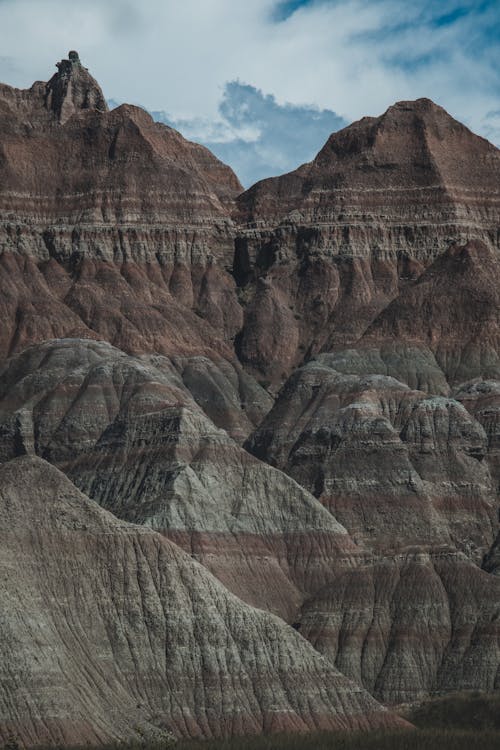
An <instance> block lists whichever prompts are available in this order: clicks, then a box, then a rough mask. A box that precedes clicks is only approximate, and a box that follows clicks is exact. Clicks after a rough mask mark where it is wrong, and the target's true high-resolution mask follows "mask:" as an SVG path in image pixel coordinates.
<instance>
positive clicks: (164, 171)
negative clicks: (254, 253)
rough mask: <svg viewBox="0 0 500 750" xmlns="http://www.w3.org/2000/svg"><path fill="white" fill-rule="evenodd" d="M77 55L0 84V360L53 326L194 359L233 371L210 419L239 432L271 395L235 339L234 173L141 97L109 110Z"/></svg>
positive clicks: (55, 331) (222, 372)
mask: <svg viewBox="0 0 500 750" xmlns="http://www.w3.org/2000/svg"><path fill="white" fill-rule="evenodd" d="M75 54H76V53H72V59H71V60H63V61H62V62H61V63H59V70H58V72H57V73H56V74H55V75H54V76H53V78H52V79H51V80H50V81H49V83H48V84H43V83H36V84H34V85H33V87H32V88H31V89H29V90H26V91H24V90H18V89H12V88H10V87H8V86H1V87H0V132H1V133H2V142H1V145H0V315H1V318H2V321H3V325H2V329H1V331H0V359H1V358H4V357H5V356H7V355H8V354H10V353H13V352H15V351H20V350H22V349H23V348H24V347H26V346H27V345H29V344H31V343H34V342H37V341H43V340H45V339H50V338H54V337H83V338H94V339H105V340H107V341H110V342H112V343H113V344H115V345H116V346H118V347H120V348H122V349H124V350H126V351H128V352H134V353H141V352H159V353H162V354H167V355H177V356H182V357H184V358H186V357H188V356H193V357H197V358H200V357H201V358H204V361H206V362H207V366H208V368H209V369H210V370H211V371H212V374H216V377H217V378H218V379H219V380H221V381H224V380H225V381H226V382H227V381H228V376H227V373H228V371H232V375H231V378H230V379H232V380H233V381H236V382H237V383H239V386H238V388H236V389H234V385H230V384H228V389H227V391H228V397H227V402H228V403H226V407H228V405H229V402H231V403H232V409H233V412H232V416H231V419H230V420H229V421H227V420H222V421H221V420H219V421H218V424H220V425H221V426H223V427H225V428H228V429H229V430H230V432H231V434H233V435H234V436H235V437H237V439H240V440H241V439H243V437H244V436H245V435H246V434H248V432H249V431H250V429H251V427H252V425H253V424H256V423H257V422H258V421H259V419H260V418H261V416H262V415H263V413H264V412H265V411H266V410H267V408H268V407H269V400H268V398H267V396H266V394H265V393H264V392H263V391H260V393H259V390H260V389H259V387H258V386H257V385H256V383H255V382H253V381H252V379H251V378H250V376H248V375H245V374H244V373H243V371H242V369H241V366H240V365H239V363H238V362H237V360H236V357H235V354H234V350H233V344H232V342H233V339H234V337H235V335H236V334H237V332H238V331H239V330H240V328H241V325H242V320H243V313H242V309H241V306H240V305H239V303H238V300H237V295H236V287H235V282H234V280H233V278H232V276H231V275H230V274H229V273H228V272H227V271H226V267H230V266H231V264H232V257H233V234H234V227H233V223H232V220H231V218H230V215H229V208H228V205H229V204H230V202H231V200H232V198H233V197H234V196H235V195H236V194H237V193H238V192H240V190H241V186H240V184H239V182H238V180H237V178H236V177H235V175H234V173H233V172H232V171H231V170H230V169H229V167H226V166H225V165H223V164H222V163H221V162H219V161H218V160H217V159H216V158H215V157H214V156H213V155H212V154H211V153H210V152H209V151H207V150H206V149H205V148H203V147H202V146H198V145H197V144H194V143H190V142H189V141H186V140H185V139H184V138H183V137H182V136H181V135H180V134H179V133H177V132H176V131H174V130H172V129H171V128H168V127H166V126H164V125H160V124H158V123H154V122H153V120H152V119H151V117H150V116H149V115H148V114H147V113H146V112H144V111H143V110H141V109H139V108H138V107H132V106H129V105H123V106H121V107H118V108H117V109H115V110H113V111H112V112H108V111H107V107H106V106H105V105H104V104H103V101H104V100H103V95H102V92H101V90H100V88H99V86H98V84H97V83H96V81H95V80H94V79H93V78H92V77H91V76H90V74H89V73H88V72H87V71H86V70H85V69H84V68H83V67H82V65H81V63H80V62H79V60H78V58H77V56H76V58H75ZM206 379H207V380H208V381H210V379H211V377H210V376H209V377H208V378H206ZM197 383H198V391H199V395H200V399H201V400H205V401H209V400H210V393H211V388H210V383H208V385H207V388H206V389H204V388H203V387H201V384H200V377H198V378H197ZM238 390H240V391H241V393H238ZM231 391H233V392H232V393H231ZM258 399H260V401H261V403H260V405H259V406H257V405H256V407H255V408H253V409H250V411H249V412H248V413H243V412H244V409H242V407H241V405H240V404H241V402H242V401H243V402H244V403H246V402H247V401H250V400H253V401H257V400H258ZM226 411H227V408H226ZM214 412H215V410H212V416H213V415H214Z"/></svg>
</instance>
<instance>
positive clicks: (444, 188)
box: [235, 99, 500, 381]
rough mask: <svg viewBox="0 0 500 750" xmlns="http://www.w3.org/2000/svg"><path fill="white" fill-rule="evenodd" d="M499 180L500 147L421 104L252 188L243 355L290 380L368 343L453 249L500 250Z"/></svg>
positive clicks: (239, 255) (334, 141)
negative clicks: (334, 352) (374, 326)
mask: <svg viewBox="0 0 500 750" xmlns="http://www.w3.org/2000/svg"><path fill="white" fill-rule="evenodd" d="M499 173H500V152H499V150H498V149H497V148H495V146H493V145H492V144H490V143H488V142H487V141H485V140H484V139H482V138H479V137H477V136H475V135H474V134H472V133H471V132H470V131H469V130H468V129H467V128H466V127H464V126H463V125H461V124H460V123H458V122H457V121H455V120H453V118H451V117H450V116H449V115H448V114H447V113H446V112H445V111H444V110H443V109H442V108H441V107H438V106H436V105H435V104H433V103H432V102H430V101H429V100H428V99H419V100H417V101H415V102H400V103H398V104H396V105H394V106H393V107H390V108H389V109H388V110H387V112H386V113H385V114H384V115H382V116H381V117H378V118H370V117H365V118H363V119H362V120H360V121H359V122H357V123H354V124H353V125H350V126H349V127H347V128H345V129H344V130H342V131H340V132H339V133H334V134H333V135H332V136H331V137H330V139H329V140H328V142H327V143H326V145H325V146H324V148H323V149H322V150H321V151H320V152H319V154H318V155H317V157H316V158H315V159H314V160H313V161H312V162H311V163H309V164H304V165H303V166H302V167H300V168H299V169H298V170H296V171H295V172H291V173H290V174H287V175H283V176H282V177H276V178H271V179H268V180H263V181H262V182H259V183H257V184H256V185H254V186H253V187H252V188H250V190H247V191H246V192H245V193H243V195H241V196H240V197H239V198H238V206H239V212H238V213H237V216H238V219H239V220H240V221H244V222H247V225H246V226H247V228H246V229H245V230H244V231H243V232H241V233H240V238H239V240H238V244H237V246H236V255H235V272H236V277H237V278H238V279H239V281H240V283H241V284H244V285H245V286H246V298H247V299H248V300H249V301H248V305H247V308H246V313H245V325H244V329H243V334H242V336H241V342H240V352H241V356H242V359H243V360H244V361H245V362H247V363H248V365H249V366H251V367H252V368H254V369H255V370H257V371H259V372H262V373H265V374H266V375H267V376H269V377H271V378H272V379H274V380H277V381H279V380H280V379H282V378H283V373H287V374H288V373H289V372H290V371H291V369H292V368H293V366H294V365H297V364H299V363H300V362H301V361H302V360H303V359H304V357H305V356H306V357H307V356H309V355H310V354H316V353H317V352H319V351H322V350H328V349H329V348H331V347H332V346H340V345H345V344H347V343H350V342H352V341H354V340H356V339H357V338H358V337H359V336H360V335H361V334H362V333H363V332H364V331H365V329H366V328H367V326H368V325H369V324H370V323H371V322H372V320H373V319H374V318H375V316H376V315H377V314H378V313H379V312H380V311H381V310H383V309H384V308H385V307H386V305H387V304H388V303H389V302H390V301H391V300H392V299H393V298H394V297H395V296H397V294H398V293H399V292H400V291H401V290H404V288H405V287H406V285H407V283H408V281H409V280H411V279H413V278H415V277H418V276H419V274H420V273H421V272H422V270H423V269H424V268H425V267H426V266H427V265H428V264H429V263H430V262H431V261H432V260H434V259H435V258H436V257H437V256H438V255H440V254H441V253H443V252H444V251H445V250H446V249H447V247H448V246H449V245H450V244H451V243H454V242H455V243H461V242H463V241H467V240H472V239H479V240H482V241H484V242H485V243H486V244H487V245H489V246H490V247H492V248H497V249H498V248H499V247H500V235H499V225H500V190H499V184H500V182H499ZM281 330H286V331H287V336H286V341H283V337H282V336H281V335H280V334H279V332H280V331H281ZM275 331H276V332H278V335H275V333H274V332H275ZM256 332H257V335H256Z"/></svg>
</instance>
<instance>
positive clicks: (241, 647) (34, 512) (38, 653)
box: [0, 457, 405, 745]
mask: <svg viewBox="0 0 500 750" xmlns="http://www.w3.org/2000/svg"><path fill="white" fill-rule="evenodd" d="M0 519H1V523H0V528H1V531H0V536H1V544H0V555H1V561H2V576H1V579H0V596H1V600H2V604H3V606H2V615H1V620H0V622H1V636H2V637H1V638H0V650H1V654H2V659H1V663H0V739H6V737H7V736H9V734H10V733H15V735H16V736H17V737H18V738H19V739H20V740H21V741H22V742H24V743H26V744H28V745H31V744H39V743H40V742H45V743H51V744H65V745H71V744H81V743H82V742H90V743H94V744H95V743H101V742H103V741H106V740H108V741H109V740H121V739H130V738H131V737H136V738H137V739H139V738H144V737H151V738H152V739H161V738H162V737H164V736H165V735H167V736H172V735H174V736H188V737H193V736H194V737H196V736H204V737H210V736H214V735H215V736H217V735H230V734H238V733H257V732H261V731H279V730H287V731H290V730H295V731H305V730H307V729H318V728H324V729H327V728H328V729H334V728H342V729H346V728H360V727H377V726H379V727H382V726H398V725H400V726H404V724H405V722H403V721H402V720H401V719H398V718H397V717H395V716H394V715H392V714H391V713H389V712H388V711H387V710H385V709H383V708H382V707H381V706H380V705H379V704H377V703H376V701H375V700H373V698H371V697H370V696H369V695H368V693H366V692H365V691H363V690H361V689H360V688H359V687H358V686H357V685H356V684H354V683H352V682H350V681H349V680H348V679H347V678H346V677H344V676H343V675H341V674H340V673H339V672H338V671H337V670H336V669H335V668H334V667H333V665H332V664H331V663H330V662H329V661H328V660H327V659H325V658H323V657H321V656H320V655H319V654H318V653H317V651H315V650H314V649H313V647H312V646H310V645H309V644H308V643H307V641H305V640H304V639H303V638H302V637H301V636H300V635H298V634H297V633H295V632H294V630H293V629H292V628H289V627H288V626H287V625H285V624H284V623H283V621H282V620H279V619H278V618H276V617H273V616H271V615H269V614H267V613H264V612H261V611H258V610H256V609H253V608H252V607H249V606H246V605H244V604H243V603H242V602H241V601H240V600H239V599H237V598H236V597H235V596H232V595H231V594H230V593H229V592H228V591H227V589H225V588H224V587H223V586H222V585H221V584H219V583H218V582H217V581H216V580H215V579H214V578H213V577H212V576H211V575H210V574H209V573H208V572H207V571H206V570H204V568H203V567H202V566H200V565H199V564H198V563H196V562H194V561H193V560H191V559H190V558H189V557H188V556H187V555H186V554H185V553H183V552H181V550H180V549H179V548H178V547H177V546H176V545H175V544H171V543H170V542H168V541H167V540H165V539H164V538H162V537H161V536H159V535H158V534H156V533H155V532H154V531H151V530H149V529H145V528H144V527H139V526H134V525H132V524H127V523H124V522H122V521H119V520H118V519H117V518H116V517H114V516H112V515H111V514H109V513H106V512H105V511H103V510H102V509H100V508H99V507H98V506H97V505H96V504H95V503H93V502H92V501H90V500H89V499H88V498H86V497H85V495H83V494H82V493H81V492H79V491H78V490H77V489H76V488H75V487H74V486H73V485H72V484H71V482H69V480H68V479H66V477H64V475H63V474H61V473H60V472H59V471H58V470H57V469H55V468H54V467H52V466H50V465H49V464H47V463H46V462H45V461H42V460H40V459H37V458H35V459H33V458H28V457H24V458H18V459H16V460H14V461H11V462H8V463H6V464H4V465H3V466H1V467H0Z"/></svg>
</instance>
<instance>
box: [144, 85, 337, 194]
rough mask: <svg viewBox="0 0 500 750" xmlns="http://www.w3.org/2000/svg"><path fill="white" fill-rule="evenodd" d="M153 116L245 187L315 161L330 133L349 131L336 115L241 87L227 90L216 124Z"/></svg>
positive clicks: (205, 121) (166, 116) (162, 114)
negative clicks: (216, 159) (208, 154)
mask: <svg viewBox="0 0 500 750" xmlns="http://www.w3.org/2000/svg"><path fill="white" fill-rule="evenodd" d="M152 114H153V116H154V117H155V119H157V120H159V121H160V122H165V123H167V124H168V125H172V126H173V127H175V128H177V129H178V130H180V131H181V132H182V133H184V135H186V136H187V137H188V138H191V139H193V140H195V141H198V142H199V143H203V144H204V145H206V146H208V148H210V149H211V150H212V151H213V152H214V153H215V154H216V155H217V156H218V157H219V158H220V159H222V161H224V162H227V163H228V164H230V165H231V166H232V167H233V169H234V170H235V171H236V174H237V175H238V177H239V178H240V180H241V182H242V183H243V185H244V186H245V187H248V186H250V185H252V184H253V183H254V182H257V180H260V179H262V178H264V177H268V176H269V175H271V174H278V173H281V172H288V171H291V170H292V169H295V168H296V167H297V166H298V165H299V164H302V163H303V162H305V161H310V160H311V159H312V158H313V157H314V156H315V154H316V152H317V151H318V149H319V147H320V146H322V145H323V143H324V142H325V141H326V140H327V138H328V136H329V135H330V133H332V132H333V131H334V130H338V129H339V128H341V127H343V126H344V125H346V123H345V122H344V120H342V118H340V117H339V116H338V115H337V114H336V113H335V112H333V111H331V110H327V109H322V110H320V109H318V108H317V107H312V106H306V105H293V104H282V105H280V104H278V103H277V101H276V99H275V98H274V96H271V95H269V94H268V95H265V94H263V92H262V91H260V90H258V89H256V88H255V87H254V86H249V85H245V84H243V83H240V82H239V81H231V82H230V83H228V84H227V85H226V87H225V90H224V95H223V97H222V100H221V103H220V105H219V112H218V115H219V118H218V119H216V120H207V119H200V118H197V119H194V120H176V119H175V118H173V117H171V116H170V115H168V114H167V113H165V112H153V113H152Z"/></svg>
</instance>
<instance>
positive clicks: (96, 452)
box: [0, 340, 361, 622]
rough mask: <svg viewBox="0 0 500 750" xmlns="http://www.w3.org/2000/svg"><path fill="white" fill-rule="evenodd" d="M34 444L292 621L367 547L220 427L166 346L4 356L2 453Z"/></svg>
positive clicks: (94, 492)
mask: <svg viewBox="0 0 500 750" xmlns="http://www.w3.org/2000/svg"><path fill="white" fill-rule="evenodd" d="M19 453H27V454H29V455H38V456H40V457H42V458H44V459H47V460H48V461H50V462H51V463H54V464H55V465H56V466H58V467H59V468H60V469H62V470H63V471H64V472H65V473H66V474H67V475H68V476H69V477H70V478H71V480H72V481H73V482H74V483H75V484H76V485H77V486H78V487H79V488H80V489H81V490H82V491H84V492H85V493H86V494H87V495H89V496H90V497H91V498H92V499H94V500H96V501H97V502H98V503H100V504H101V505H102V506H103V507H105V508H106V509H107V510H110V511H112V512H113V513H114V514H115V515H117V516H118V517H120V518H123V519H125V520H127V521H132V522H134V523H141V524H145V525H147V526H150V527H152V528H154V529H157V530H158V531H161V533H162V534H164V535H165V536H168V537H169V538H170V539H173V540H174V541H175V542H177V543H178V544H179V545H180V546H182V547H183V548H184V549H185V550H186V551H188V552H189V553H190V554H192V555H193V556H195V557H196V558H197V559H198V560H199V561H200V562H203V563H204V564H205V565H206V567H207V568H208V569H209V570H211V571H212V572H213V573H214V574H215V575H216V576H217V577H218V578H219V579H220V580H221V581H222V582H223V583H225V584H226V585H227V586H228V588H229V589H230V590H231V591H233V592H235V593H236V594H238V596H240V597H241V598H243V599H244V600H245V601H247V602H250V603H251V604H254V605H256V606H259V607H262V608H265V609H268V610H270V611H272V612H274V613H276V614H279V615H281V616H282V617H284V618H285V619H287V620H288V621H289V622H293V621H294V619H295V616H296V614H297V611H298V609H299V608H300V606H301V605H302V603H303V602H304V600H305V598H307V597H308V596H311V595H312V594H313V593H315V592H317V591H319V590H320V589H321V588H322V587H323V586H324V585H325V584H326V583H327V582H328V581H329V580H331V578H332V575H333V573H334V571H335V570H336V569H337V568H339V567H340V568H344V567H345V566H346V565H347V566H349V565H352V564H353V559H354V558H355V557H356V556H358V555H359V554H361V551H360V550H359V549H358V548H357V547H356V545H355V544H354V543H353V542H352V540H351V539H350V537H349V536H348V534H347V533H346V531H345V529H344V528H343V527H342V526H341V525H340V524H338V523H337V521H336V520H335V519H334V518H333V516H332V515H331V514H329V513H328V512H327V511H326V510H325V509H324V508H322V506H321V505H320V504H319V503H318V502H317V500H315V499H314V498H313V497H312V496H311V495H310V494H309V493H308V492H306V491H305V490H303V489H302V488H301V487H300V486H299V485H297V484H296V483H295V482H294V481H293V480H291V479H289V478H288V477H287V476H285V475H284V474H282V473H281V472H279V471H277V470H275V469H272V468H271V467H269V466H267V465H266V464H262V463H261V462H259V461H257V460H256V459H254V458H253V457H252V456H250V455H249V454H248V453H247V452H245V451H243V450H242V449H241V448H240V447H239V446H238V445H236V443H234V442H233V441H232V440H231V439H230V438H229V437H228V435H227V433H225V432H224V431H223V430H220V429H216V428H215V427H214V425H213V424H212V423H211V422H210V421H209V420H208V419H207V417H206V416H205V415H204V414H203V412H202V411H201V409H200V408H199V407H198V405H197V404H196V403H195V402H194V400H193V399H192V397H191V396H190V394H189V392H188V391H187V389H186V388H185V386H184V384H183V382H182V380H181V378H180V376H179V373H178V372H177V371H176V370H175V369H174V368H173V367H172V365H171V364H170V362H169V361H168V360H165V359H164V358H161V357H154V358H148V357H145V356H143V357H142V358H140V359H139V358H136V357H130V356H127V355H125V354H123V353H122V352H120V351H118V350H116V349H113V347H111V346H110V345H109V344H104V343H102V342H100V343H98V342H88V341H75V340H68V341H54V342H46V343H44V344H41V345H37V346H33V347H30V348H28V349H26V350H25V351H24V352H23V353H22V354H20V355H18V356H16V357H13V358H11V359H10V360H8V361H7V362H6V364H5V366H4V367H3V368H0V460H3V461H5V460H9V459H10V458H13V457H14V456H16V455H19Z"/></svg>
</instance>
